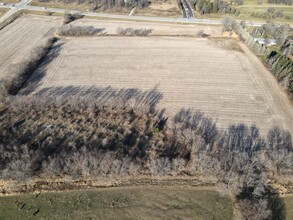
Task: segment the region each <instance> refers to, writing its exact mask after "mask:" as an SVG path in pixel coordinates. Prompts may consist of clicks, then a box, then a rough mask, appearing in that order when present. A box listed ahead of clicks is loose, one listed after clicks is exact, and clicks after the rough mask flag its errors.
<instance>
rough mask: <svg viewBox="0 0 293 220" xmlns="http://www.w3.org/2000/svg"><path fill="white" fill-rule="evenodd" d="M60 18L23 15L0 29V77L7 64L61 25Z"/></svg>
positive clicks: (38, 43)
mask: <svg viewBox="0 0 293 220" xmlns="http://www.w3.org/2000/svg"><path fill="white" fill-rule="evenodd" d="M61 21H62V20H61V18H54V17H46V16H34V15H24V16H22V17H20V18H18V19H16V20H15V21H14V22H13V23H11V24H10V25H8V26H6V27H5V28H3V29H2V30H0V48H1V50H0V77H3V75H4V74H5V72H6V70H7V68H8V66H9V65H10V64H12V63H16V62H19V61H21V60H23V59H24V58H25V57H26V56H27V55H28V54H29V53H30V52H31V51H32V49H33V48H35V47H36V46H38V45H41V44H42V43H44V42H45V40H46V39H47V38H48V37H49V36H50V35H52V34H53V33H54V31H53V29H54V28H55V27H57V26H59V25H61Z"/></svg>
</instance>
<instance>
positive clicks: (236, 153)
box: [0, 89, 293, 219]
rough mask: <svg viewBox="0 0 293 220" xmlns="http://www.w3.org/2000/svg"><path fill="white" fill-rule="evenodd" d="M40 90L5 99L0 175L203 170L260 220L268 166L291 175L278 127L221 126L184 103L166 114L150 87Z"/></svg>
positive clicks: (286, 143) (0, 118)
mask: <svg viewBox="0 0 293 220" xmlns="http://www.w3.org/2000/svg"><path fill="white" fill-rule="evenodd" d="M112 92H113V91H112ZM120 92H121V93H122V96H120V95H119V93H120ZM132 92H133V94H134V95H131V93H132ZM44 94H45V93H43V95H42V96H41V98H38V96H31V97H25V96H15V97H9V98H7V100H6V101H7V102H6V108H5V109H4V110H2V111H1V113H0V127H1V132H0V176H1V178H2V179H14V180H25V179H28V178H32V177H38V178H39V177H41V178H50V177H61V178H62V177H65V176H71V177H73V178H80V177H95V176H124V175H138V174H144V175H182V174H189V175H197V174H204V175H206V176H212V177H216V178H217V179H218V181H219V183H220V184H222V186H223V188H225V189H227V190H228V191H229V192H230V193H232V195H234V196H235V198H236V199H237V201H238V203H239V206H240V209H241V210H242V213H243V215H245V216H249V217H253V218H254V219H264V218H270V217H271V216H272V215H273V212H272V208H271V207H270V200H269V198H270V195H271V193H272V189H271V187H270V186H269V184H268V181H267V178H268V175H269V172H270V173H271V172H273V173H274V175H282V174H290V175H292V168H293V160H292V158H293V157H292V142H291V136H290V134H289V133H288V132H286V131H283V130H280V129H279V128H272V129H271V130H270V131H269V133H268V135H267V138H266V139H264V138H262V137H261V136H260V134H259V130H258V128H257V127H256V126H255V125H252V126H250V127H248V126H246V125H244V124H239V125H231V126H230V127H229V128H228V129H227V130H220V129H218V128H217V126H216V124H215V122H214V121H213V120H211V119H210V118H208V117H206V116H204V115H203V114H202V113H200V112H193V111H191V110H190V109H182V110H181V111H179V112H178V113H177V114H176V115H175V117H174V118H172V119H168V118H167V117H166V115H165V113H164V110H158V109H157V108H156V107H155V106H156V103H158V100H160V98H161V97H162V94H161V93H160V92H159V91H157V90H156V89H154V90H151V91H148V92H144V93H142V92H140V91H131V90H128V91H116V93H115V99H113V98H111V97H107V98H106V99H99V97H98V98H97V99H93V98H91V96H87V97H90V98H84V97H81V98H78V97H80V96H78V95H77V93H76V94H75V95H74V96H72V97H65V96H62V95H61V96H59V97H56V96H50V95H44ZM47 94H50V93H47ZM100 97H105V94H100ZM121 97H124V98H123V99H121V100H120V101H119V99H120V98H121ZM102 100H104V101H102ZM251 207H258V208H257V209H252V208H251Z"/></svg>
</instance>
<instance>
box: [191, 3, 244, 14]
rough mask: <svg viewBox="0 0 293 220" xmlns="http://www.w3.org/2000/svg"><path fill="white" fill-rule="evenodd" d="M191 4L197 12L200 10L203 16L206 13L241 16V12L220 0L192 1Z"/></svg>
mask: <svg viewBox="0 0 293 220" xmlns="http://www.w3.org/2000/svg"><path fill="white" fill-rule="evenodd" d="M191 4H192V6H193V8H194V9H195V10H198V11H199V12H200V13H201V14H206V13H223V14H234V15H239V14H240V11H239V10H237V9H236V8H235V7H234V6H232V5H230V4H229V3H227V2H224V1H220V0H213V2H211V1H210V0H192V1H191Z"/></svg>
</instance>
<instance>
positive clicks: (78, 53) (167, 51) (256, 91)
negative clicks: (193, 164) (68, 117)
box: [29, 36, 293, 134]
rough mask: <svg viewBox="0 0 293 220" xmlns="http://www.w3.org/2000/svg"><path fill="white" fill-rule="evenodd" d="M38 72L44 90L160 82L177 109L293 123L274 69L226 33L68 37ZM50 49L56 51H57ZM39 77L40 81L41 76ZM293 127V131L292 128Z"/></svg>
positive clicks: (235, 119) (226, 120)
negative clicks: (202, 36)
mask: <svg viewBox="0 0 293 220" xmlns="http://www.w3.org/2000/svg"><path fill="white" fill-rule="evenodd" d="M51 54H52V55H54V57H56V56H57V57H56V58H54V59H52V58H51V59H49V61H50V62H48V63H47V64H45V65H42V66H41V67H40V68H39V69H38V70H37V71H35V73H34V74H33V76H32V78H31V80H32V82H33V83H30V82H29V84H33V86H34V87H35V86H36V84H38V87H37V89H36V90H35V91H34V93H35V94H38V95H42V96H43V95H48V94H55V95H56V94H62V93H63V94H68V92H69V93H70V90H69V88H71V87H70V86H75V87H76V88H78V89H83V88H86V87H87V88H88V87H89V86H97V87H100V88H101V87H102V88H105V87H107V86H112V87H113V88H117V89H118V88H139V89H142V90H147V89H152V88H154V87H155V86H158V87H159V90H160V91H161V92H163V94H164V98H163V100H162V101H161V102H160V104H159V107H161V108H166V113H167V114H168V115H170V116H172V115H174V114H175V113H176V112H178V111H179V110H180V109H181V108H182V107H190V108H193V109H195V110H200V111H202V112H203V113H205V114H206V115H208V116H210V117H212V118H214V119H215V120H216V121H217V123H218V125H219V127H227V126H228V125H229V124H231V123H245V124H248V125H249V124H252V123H255V124H256V125H257V126H258V127H259V128H260V131H261V133H262V134H265V133H266V132H267V130H268V129H269V128H271V127H272V126H274V125H278V126H279V127H281V128H283V129H289V130H290V131H291V132H292V131H293V108H292V105H291V102H290V100H289V99H288V96H287V95H286V93H285V92H283V91H282V90H281V88H280V86H279V85H278V83H277V81H276V80H275V78H274V76H273V75H272V74H271V73H270V72H269V71H267V70H266V68H265V67H264V66H263V64H262V63H261V62H260V61H259V59H258V58H257V57H256V56H255V55H254V54H253V53H252V52H250V51H249V50H248V49H247V47H246V46H244V45H243V44H242V43H239V42H238V41H236V40H232V39H225V38H212V39H200V38H194V37H157V36H150V37H119V36H101V37H92V38H64V39H62V40H60V41H59V42H58V45H56V48H55V50H53V51H52V52H51ZM49 57H50V54H49ZM36 82H37V83H36ZM292 133H293V132H292Z"/></svg>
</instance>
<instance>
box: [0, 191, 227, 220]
mask: <svg viewBox="0 0 293 220" xmlns="http://www.w3.org/2000/svg"><path fill="white" fill-rule="evenodd" d="M0 213H1V214H0V217H1V219H60V218H62V219H115V218H117V216H119V219H178V218H180V219H194V218H195V217H196V219H223V220H224V219H225V220H226V219H232V214H233V210H232V201H231V200H230V199H229V198H228V197H222V196H220V195H219V194H218V192H216V191H212V190H207V189H195V188H191V187H184V188H182V187H155V186H152V187H118V188H107V189H97V190H88V191H70V192H58V193H41V194H37V195H32V194H26V195H19V196H9V197H0Z"/></svg>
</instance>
